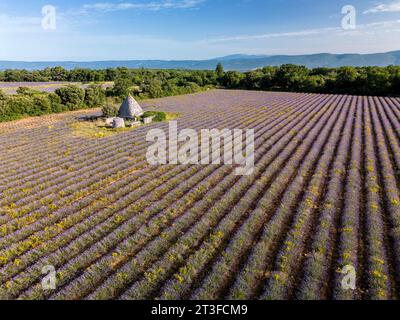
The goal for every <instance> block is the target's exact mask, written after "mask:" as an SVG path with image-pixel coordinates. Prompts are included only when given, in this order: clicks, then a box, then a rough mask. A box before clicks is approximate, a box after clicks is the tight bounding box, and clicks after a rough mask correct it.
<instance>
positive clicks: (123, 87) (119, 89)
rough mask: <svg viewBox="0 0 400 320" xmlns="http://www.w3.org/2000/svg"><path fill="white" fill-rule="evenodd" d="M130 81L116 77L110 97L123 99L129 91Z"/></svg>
mask: <svg viewBox="0 0 400 320" xmlns="http://www.w3.org/2000/svg"><path fill="white" fill-rule="evenodd" d="M131 86H132V81H131V80H130V79H129V78H127V77H118V78H117V79H115V81H114V87H113V88H112V90H111V91H112V95H113V96H115V97H119V98H121V99H123V98H125V97H126V96H127V95H128V94H129V92H130V89H131Z"/></svg>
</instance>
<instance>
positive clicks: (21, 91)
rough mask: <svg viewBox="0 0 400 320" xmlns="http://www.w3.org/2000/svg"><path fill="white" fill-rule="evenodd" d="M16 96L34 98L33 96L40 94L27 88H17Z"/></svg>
mask: <svg viewBox="0 0 400 320" xmlns="http://www.w3.org/2000/svg"><path fill="white" fill-rule="evenodd" d="M17 94H20V95H25V96H34V95H35V94H41V92H40V91H37V90H34V89H32V88H28V87H19V88H18V89H17Z"/></svg>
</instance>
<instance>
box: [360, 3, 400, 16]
mask: <svg viewBox="0 0 400 320" xmlns="http://www.w3.org/2000/svg"><path fill="white" fill-rule="evenodd" d="M378 12H400V0H396V1H392V2H390V3H381V4H377V5H376V6H374V7H372V8H370V9H368V10H365V11H364V14H368V13H378Z"/></svg>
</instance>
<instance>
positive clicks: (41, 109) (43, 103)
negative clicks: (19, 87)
mask: <svg viewBox="0 0 400 320" xmlns="http://www.w3.org/2000/svg"><path fill="white" fill-rule="evenodd" d="M48 113H51V102H50V100H49V98H48V97H47V96H44V95H40V96H35V97H33V110H32V111H31V113H30V114H31V115H35V116H36V115H42V114H48Z"/></svg>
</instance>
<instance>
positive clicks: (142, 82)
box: [0, 64, 400, 121]
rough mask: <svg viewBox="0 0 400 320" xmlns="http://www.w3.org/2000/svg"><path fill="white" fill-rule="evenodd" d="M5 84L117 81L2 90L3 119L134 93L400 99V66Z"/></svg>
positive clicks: (58, 75) (33, 75)
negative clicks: (219, 92) (282, 93)
mask: <svg viewBox="0 0 400 320" xmlns="http://www.w3.org/2000/svg"><path fill="white" fill-rule="evenodd" d="M0 81H3V82H49V81H67V82H79V83H96V82H98V83H101V82H104V81H113V82H114V85H113V87H112V88H109V89H107V90H104V89H103V88H102V87H101V86H100V85H96V84H91V85H89V86H88V87H87V88H86V89H82V88H80V87H79V86H74V85H68V86H65V87H61V88H59V89H57V90H56V91H55V92H54V93H43V92H39V91H36V90H33V89H30V88H24V87H22V88H20V89H18V91H17V94H16V95H5V94H4V93H2V92H1V90H0V121H5V120H12V119H16V118H20V117H23V116H26V115H27V116H32V115H42V114H48V113H55V112H64V111H70V110H78V109H84V108H94V107H101V106H104V105H105V103H106V101H107V99H108V102H109V103H111V105H118V103H119V102H121V101H122V99H123V98H124V97H126V96H127V95H128V94H133V95H134V96H136V97H137V98H139V99H146V98H160V97H165V96H171V95H179V94H186V93H193V92H198V91H201V90H206V89H208V88H215V87H217V88H221V87H222V88H227V89H247V90H266V91H289V92H310V93H333V94H353V95H378V96H382V95H400V66H389V67H341V68H315V69H308V68H306V67H304V66H297V65H290V64H289V65H282V66H280V67H265V68H261V69H257V70H252V71H249V72H238V71H228V72H225V71H224V69H223V66H222V64H218V66H217V68H216V69H215V70H213V71H207V70H193V71H191V70H148V69H128V68H113V69H104V70H90V69H74V70H66V69H63V68H61V67H55V68H47V69H44V70H37V71H27V70H5V71H0Z"/></svg>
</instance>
